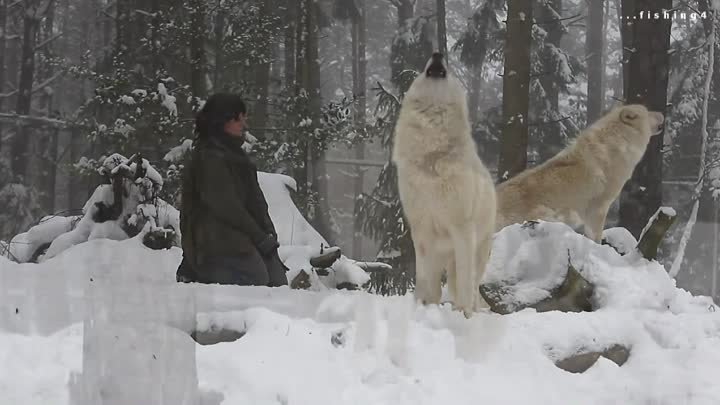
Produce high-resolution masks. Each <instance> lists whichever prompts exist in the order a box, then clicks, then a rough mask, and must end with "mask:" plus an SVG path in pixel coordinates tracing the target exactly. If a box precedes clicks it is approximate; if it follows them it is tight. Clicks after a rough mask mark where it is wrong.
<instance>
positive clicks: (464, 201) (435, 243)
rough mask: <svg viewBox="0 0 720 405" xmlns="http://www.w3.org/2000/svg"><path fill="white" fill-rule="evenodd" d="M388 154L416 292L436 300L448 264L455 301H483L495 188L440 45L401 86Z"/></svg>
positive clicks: (462, 304) (468, 309) (471, 304)
mask: <svg viewBox="0 0 720 405" xmlns="http://www.w3.org/2000/svg"><path fill="white" fill-rule="evenodd" d="M392 160H393V163H395V165H396V167H397V173H398V189H399V192H400V202H401V203H402V206H403V210H404V212H405V216H406V218H407V221H408V225H409V229H410V233H411V235H412V239H413V245H414V247H415V253H416V258H417V261H416V263H417V264H416V271H415V273H416V288H415V296H416V297H417V298H418V299H419V300H420V301H422V302H423V303H424V304H438V303H439V302H440V296H441V276H442V273H443V270H445V271H447V281H448V290H449V292H450V296H451V299H452V301H453V304H454V306H455V308H456V309H460V310H462V311H463V312H464V314H465V316H470V314H471V313H472V311H473V310H477V308H478V306H479V305H480V304H481V301H480V300H481V298H480V294H479V286H480V281H481V279H482V275H483V273H484V272H485V265H486V263H487V260H488V258H489V256H490V247H491V244H492V235H493V231H494V229H495V204H496V203H495V188H494V184H493V181H492V178H491V176H490V173H489V172H488V170H487V168H486V167H485V165H484V164H483V163H482V161H481V160H480V158H479V157H478V155H477V153H476V151H475V143H474V141H473V139H472V137H471V135H470V123H469V121H468V111H467V102H466V98H465V91H464V90H463V87H462V85H461V84H460V82H459V81H458V80H457V79H456V78H454V77H452V76H451V75H448V72H447V68H446V67H445V64H444V63H443V55H442V54H440V53H434V54H433V55H432V57H431V58H430V60H429V61H428V63H427V65H426V67H425V70H424V71H423V72H422V73H421V74H420V75H419V76H418V77H417V78H416V79H415V80H414V81H413V83H412V85H411V86H410V89H409V90H408V91H407V93H406V94H405V98H404V100H403V103H402V107H401V109H400V116H399V118H398V122H397V126H396V128H395V138H394V149H393V156H392Z"/></svg>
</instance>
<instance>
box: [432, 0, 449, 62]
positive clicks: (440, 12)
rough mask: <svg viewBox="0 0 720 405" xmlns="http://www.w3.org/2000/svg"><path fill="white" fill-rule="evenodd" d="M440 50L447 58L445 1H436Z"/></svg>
mask: <svg viewBox="0 0 720 405" xmlns="http://www.w3.org/2000/svg"><path fill="white" fill-rule="evenodd" d="M435 4H436V9H437V31H438V32H437V34H438V50H439V51H440V53H442V54H443V55H445V56H446V57H447V20H446V18H447V17H446V12H445V0H436V3H435Z"/></svg>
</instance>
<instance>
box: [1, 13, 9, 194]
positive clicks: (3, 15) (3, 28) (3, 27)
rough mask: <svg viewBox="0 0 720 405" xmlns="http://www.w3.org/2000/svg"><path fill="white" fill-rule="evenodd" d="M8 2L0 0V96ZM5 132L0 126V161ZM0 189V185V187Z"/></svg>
mask: <svg viewBox="0 0 720 405" xmlns="http://www.w3.org/2000/svg"><path fill="white" fill-rule="evenodd" d="M7 2H8V0H0V94H2V93H5V49H6V48H7V47H6V45H5V43H6V38H7V32H8V24H7V12H8V5H7ZM4 101H5V98H3V97H0V112H3V111H4V106H3V104H4ZM4 136H5V132H4V130H3V127H2V125H0V159H2V150H3V138H4ZM0 187H2V185H0Z"/></svg>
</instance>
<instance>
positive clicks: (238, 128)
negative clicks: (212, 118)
mask: <svg viewBox="0 0 720 405" xmlns="http://www.w3.org/2000/svg"><path fill="white" fill-rule="evenodd" d="M246 119H247V115H246V114H245V113H240V115H238V116H237V118H235V119H232V120H230V121H228V122H226V123H225V132H227V133H228V135H231V136H237V137H242V136H243V129H245V120H246Z"/></svg>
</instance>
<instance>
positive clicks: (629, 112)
mask: <svg viewBox="0 0 720 405" xmlns="http://www.w3.org/2000/svg"><path fill="white" fill-rule="evenodd" d="M663 121H664V119H663V115H662V114H660V113H658V112H653V111H648V110H647V108H645V107H644V106H642V105H639V104H631V105H626V106H620V107H616V108H614V109H613V110H611V111H610V112H609V113H607V114H606V115H605V116H603V117H602V118H600V119H599V120H598V121H596V122H595V123H593V124H592V125H591V126H590V127H589V128H587V129H585V130H584V131H582V132H581V133H580V135H578V137H577V139H575V141H574V142H573V143H572V144H571V145H570V146H568V147H567V148H565V150H563V151H561V152H560V153H558V154H557V155H555V157H553V158H551V159H550V160H548V161H547V162H545V163H543V164H541V165H539V166H536V167H534V168H532V169H528V170H526V171H524V172H522V173H520V174H518V175H517V176H515V177H513V178H511V179H510V180H508V181H506V182H504V183H502V184H500V185H499V186H498V188H497V193H498V194H497V195H498V216H497V230H500V229H502V228H503V227H505V226H507V225H510V224H513V223H521V222H523V221H530V220H536V219H542V220H546V221H557V222H565V223H566V224H568V225H570V226H571V227H573V228H576V229H578V228H583V229H584V231H585V234H586V236H587V237H589V238H590V239H593V240H595V241H596V242H599V241H600V239H601V238H602V231H603V226H604V225H605V217H606V216H607V213H608V210H609V208H610V204H612V202H613V201H614V200H615V199H616V198H617V197H618V195H620V191H621V190H622V188H623V185H624V184H625V182H627V181H628V180H629V179H630V177H631V176H632V173H633V170H634V169H635V166H636V165H637V164H638V162H639V161H640V159H641V158H642V156H643V154H644V153H645V149H646V148H647V145H648V143H649V142H650V137H652V136H653V135H655V134H657V133H658V129H659V127H660V125H662V123H663Z"/></svg>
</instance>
